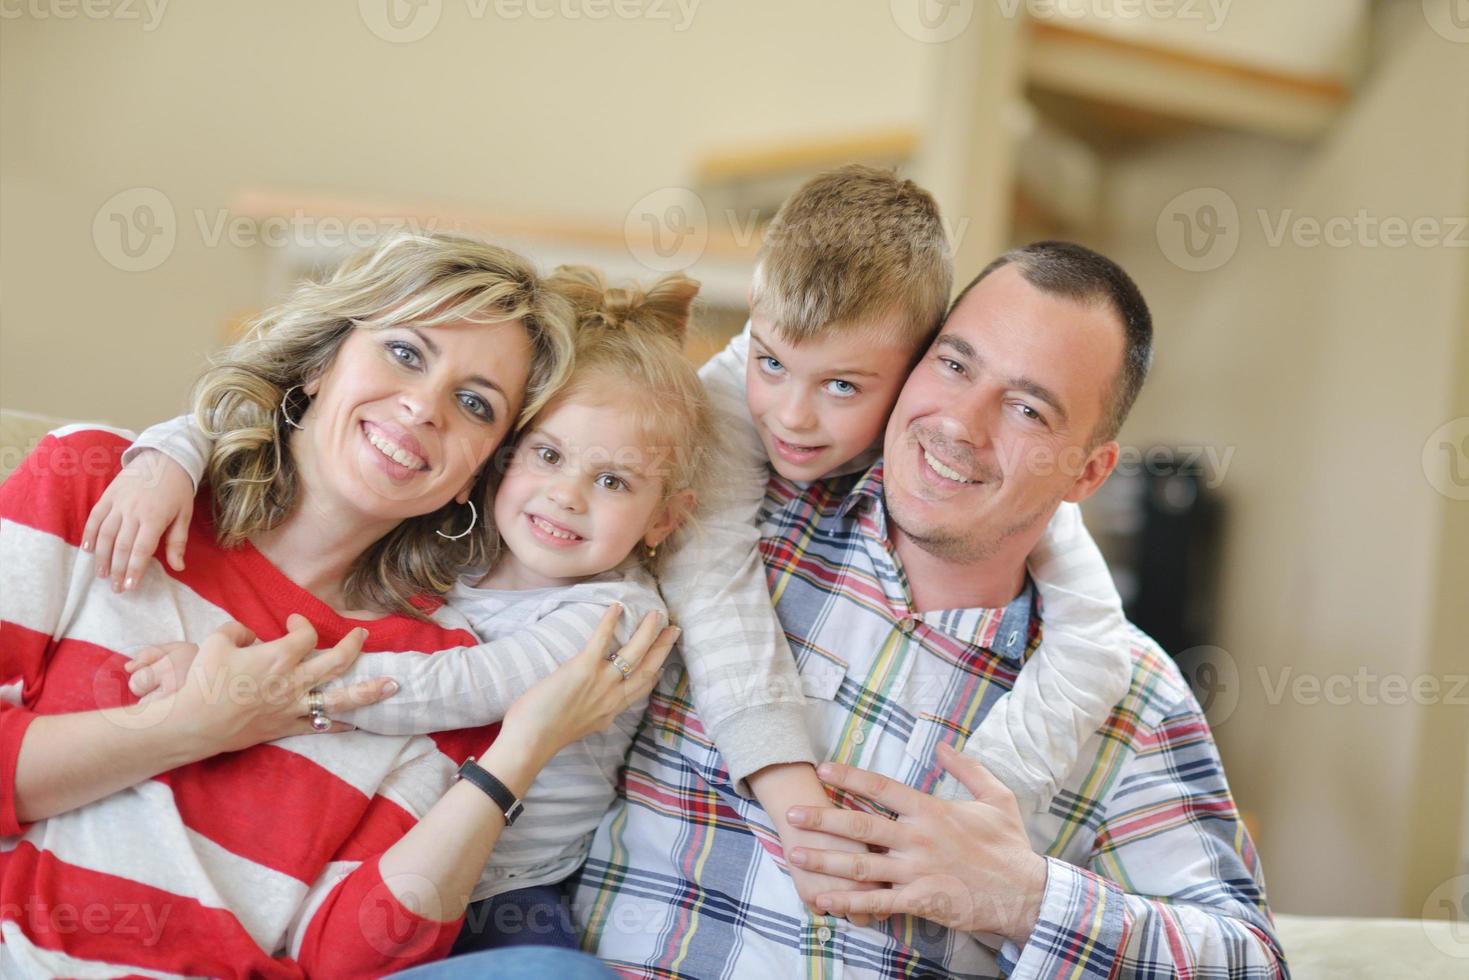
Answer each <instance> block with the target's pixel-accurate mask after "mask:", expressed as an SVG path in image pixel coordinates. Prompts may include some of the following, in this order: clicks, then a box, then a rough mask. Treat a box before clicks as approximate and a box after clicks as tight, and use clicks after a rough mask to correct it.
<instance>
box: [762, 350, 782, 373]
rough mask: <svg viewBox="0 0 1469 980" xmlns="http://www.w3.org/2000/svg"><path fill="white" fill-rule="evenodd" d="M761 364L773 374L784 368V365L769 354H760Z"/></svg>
mask: <svg viewBox="0 0 1469 980" xmlns="http://www.w3.org/2000/svg"><path fill="white" fill-rule="evenodd" d="M760 366H761V367H762V368H763V369H765V370H766V371H768V372H770V373H771V374H775V373H776V372H777V371H780V370H783V368H784V365H782V364H781V363H780V362H779V361H777V360H776V359H775V358H773V357H771V356H770V355H768V354H762V355H761V356H760Z"/></svg>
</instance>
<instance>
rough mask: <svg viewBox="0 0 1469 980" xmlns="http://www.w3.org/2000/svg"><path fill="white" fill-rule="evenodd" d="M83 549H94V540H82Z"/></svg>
mask: <svg viewBox="0 0 1469 980" xmlns="http://www.w3.org/2000/svg"><path fill="white" fill-rule="evenodd" d="M82 550H83V551H91V550H92V542H90V541H83V542H82Z"/></svg>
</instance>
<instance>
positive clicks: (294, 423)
mask: <svg viewBox="0 0 1469 980" xmlns="http://www.w3.org/2000/svg"><path fill="white" fill-rule="evenodd" d="M299 387H301V386H300V385H291V387H289V388H287V389H286V393H285V394H284V395H281V404H280V413H281V418H283V419H285V420H286V425H289V426H290V427H291V428H293V429H304V428H306V426H304V425H302V424H301V423H300V422H297V421H296V420H295V419H293V418H291V413H290V412H287V411H286V403H287V402H289V401H290V400H291V392H293V391H295V390H296V389H297V388H299Z"/></svg>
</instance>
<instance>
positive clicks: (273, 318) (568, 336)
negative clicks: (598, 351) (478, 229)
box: [194, 233, 573, 615]
mask: <svg viewBox="0 0 1469 980" xmlns="http://www.w3.org/2000/svg"><path fill="white" fill-rule="evenodd" d="M460 320H468V321H471V322H474V323H503V322H508V321H512V320H514V321H519V322H520V324H521V325H522V326H523V327H524V328H525V331H526V333H527V335H528V337H529V339H530V344H531V368H530V378H529V380H528V382H527V384H526V394H525V402H524V407H523V408H522V410H521V413H520V417H519V424H524V422H525V421H526V420H527V419H529V418H531V417H532V416H534V415H535V414H536V413H537V412H538V411H540V409H541V408H542V407H543V406H544V405H545V403H546V400H547V399H548V398H549V397H550V396H551V395H552V394H553V393H554V392H555V391H556V389H557V388H559V387H560V386H561V385H562V384H563V383H564V382H565V380H566V379H567V377H568V376H569V374H570V371H571V361H572V333H573V326H572V325H573V319H572V313H571V307H570V304H569V303H568V302H567V301H566V299H565V298H564V297H562V296H561V294H560V293H558V292H556V291H555V290H552V289H548V288H547V286H546V283H545V282H544V280H543V279H542V277H541V276H540V275H539V274H538V273H537V272H536V270H535V268H534V267H533V266H532V265H531V264H530V263H529V262H528V261H527V260H525V259H524V258H522V257H521V256H519V255H517V254H516V253H514V252H512V251H510V250H508V249H504V248H500V247H498V246H495V245H490V244H488V243H486V242H483V241H479V240H477V239H472V238H465V237H460V236H457V235H447V234H437V233H435V234H424V235H400V236H395V237H392V238H389V239H387V240H385V241H384V242H383V243H382V244H380V245H379V246H378V247H377V248H375V249H373V250H372V251H369V252H366V253H363V254H361V255H357V256H354V257H353V258H351V259H348V260H347V261H346V262H345V263H343V264H342V266H341V267H340V268H338V269H337V271H336V272H335V273H334V274H333V275H332V276H331V277H330V278H329V279H327V280H326V281H325V282H319V283H303V284H302V285H301V286H300V287H299V288H298V289H297V290H296V291H295V293H293V294H292V295H291V297H290V298H289V299H287V300H286V301H285V302H284V303H282V304H281V305H279V306H276V307H274V308H273V309H271V310H268V311H266V312H265V313H264V314H262V315H261V316H260V317H259V318H258V319H257V320H256V321H255V322H254V323H253V324H252V325H251V327H250V330H249V332H248V333H247V335H246V337H245V339H244V340H242V341H240V342H239V343H238V344H235V345H234V346H232V347H230V348H229V349H227V350H226V351H224V352H223V353H222V354H221V355H219V356H218V357H217V358H216V359H215V360H214V364H213V367H211V368H210V369H209V370H208V371H207V372H206V373H205V374H204V376H203V377H202V378H201V379H200V381H199V384H198V386H197V387H196V388H195V392H194V410H195V417H196V418H197V420H198V423H199V427H200V428H201V429H202V430H203V431H204V433H205V434H206V435H208V436H209V437H210V438H211V439H213V440H214V450H213V453H212V454H211V456H210V459H209V465H208V469H207V471H206V472H207V479H208V481H209V484H210V486H211V488H212V490H213V496H214V520H215V527H216V531H217V534H218V538H219V541H220V543H221V544H222V545H224V546H225V547H234V546H237V545H239V544H240V543H242V542H243V541H245V540H246V539H247V538H249V537H250V536H251V535H254V534H258V533H259V532H261V531H265V530H268V529H270V528H272V527H275V526H276V525H277V524H279V523H280V522H281V521H282V520H283V519H284V518H285V517H286V515H287V514H289V513H290V511H291V509H292V507H293V506H294V504H295V502H296V498H297V494H298V491H299V486H298V472H297V467H296V464H295V461H294V460H293V459H292V457H291V452H290V439H289V436H290V432H291V429H290V428H288V427H287V423H286V421H285V419H284V418H283V414H285V413H283V412H282V411H281V410H280V409H281V405H282V400H283V399H285V398H286V396H287V394H288V393H290V392H291V390H292V389H293V388H295V387H297V386H299V385H304V384H306V383H307V382H309V381H311V380H313V379H315V378H318V377H320V376H321V375H322V373H323V372H325V371H326V370H327V368H328V367H330V365H331V363H332V361H333V360H334V359H335V357H336V355H337V351H338V350H339V349H340V348H341V345H342V342H343V341H344V340H345V339H346V338H347V335H348V334H349V333H350V332H351V331H352V330H354V329H362V330H381V329H384V328H386V327H391V326H396V325H400V324H403V323H408V322H412V323H417V324H424V325H437V324H446V323H453V322H457V321H460ZM295 395H296V397H295V398H293V399H292V403H291V405H289V406H287V411H288V412H289V414H291V415H293V416H299V413H300V411H301V410H302V403H304V401H305V399H304V398H301V397H300V393H299V392H297V393H295ZM497 483H498V480H497V474H496V472H495V467H494V466H493V465H486V466H483V467H482V468H481V470H480V473H479V476H478V477H477V478H476V480H475V483H474V486H473V488H472V489H471V491H470V499H471V500H473V501H475V502H476V506H477V507H478V509H479V514H480V520H479V522H478V523H477V525H476V526H475V528H474V532H473V533H471V534H469V535H467V536H465V537H463V538H460V539H458V540H446V539H445V538H443V537H440V536H439V535H438V534H436V533H435V532H437V531H443V532H444V533H445V534H456V533H458V532H459V531H461V530H463V528H464V524H465V514H464V508H463V507H461V506H460V505H458V504H456V503H455V502H454V501H453V500H450V501H449V502H448V503H447V504H445V505H444V506H442V507H440V508H438V509H437V510H435V511H433V512H432V513H428V514H422V515H419V516H417V517H410V518H408V519H406V520H404V521H403V522H402V523H401V524H399V525H398V526H397V527H396V528H394V529H393V530H392V531H390V532H389V533H388V534H386V535H384V536H383V537H382V538H381V539H379V540H378V541H377V542H375V543H374V544H373V545H372V546H371V547H370V548H368V549H367V551H366V552H364V553H363V554H362V555H361V556H360V557H359V558H358V559H357V561H356V562H355V563H354V564H353V566H352V568H351V570H350V571H349V573H348V576H347V581H346V583H345V592H346V596H347V599H348V601H350V602H353V603H354V604H361V605H364V606H371V607H376V608H380V609H392V610H396V611H398V612H403V613H407V614H409V615H419V613H418V612H417V610H416V607H415V606H414V605H413V603H412V602H411V601H410V600H412V598H413V597H414V596H417V595H418V594H420V593H423V592H432V593H442V592H446V591H448V589H449V588H450V587H451V586H452V585H453V583H454V578H455V576H456V575H458V574H459V572H460V571H461V570H462V569H464V568H466V567H468V566H471V565H477V564H481V563H483V562H485V561H487V560H488V559H489V557H490V556H491V555H492V553H493V549H494V547H495V543H496V537H495V534H494V530H493V528H492V527H491V526H490V521H489V519H488V517H489V515H490V514H491V513H492V512H493V508H492V506H491V504H492V501H491V497H492V495H493V493H494V488H495V486H496V484H497Z"/></svg>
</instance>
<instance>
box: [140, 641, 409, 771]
mask: <svg viewBox="0 0 1469 980" xmlns="http://www.w3.org/2000/svg"><path fill="white" fill-rule="evenodd" d="M286 627H287V629H288V630H289V632H287V633H286V635H285V636H283V637H281V638H280V639H278V640H271V641H270V642H268V643H257V642H256V641H255V634H254V633H252V632H251V631H250V630H248V629H246V628H245V627H244V626H242V625H240V624H239V623H228V624H226V625H225V626H222V627H220V628H219V629H218V630H216V631H215V632H213V633H211V634H210V635H209V637H208V638H206V639H205V640H204V642H203V643H202V644H200V645H199V650H198V653H197V655H195V656H194V658H193V662H192V663H191V664H189V667H188V672H187V673H186V674H185V675H184V677H183V680H182V682H181V683H180V685H179V687H178V690H176V691H174V692H173V693H171V694H168V695H165V696H162V697H160V698H158V699H156V700H154V701H152V702H151V704H152V705H156V707H150V708H149V709H148V710H149V713H151V712H153V711H158V712H162V713H166V717H168V718H169V719H170V720H171V721H173V722H174V723H175V724H177V725H178V726H180V728H181V729H182V730H183V731H184V732H185V733H186V734H187V735H189V736H192V737H193V738H195V739H198V740H199V741H200V742H201V744H202V745H203V746H205V747H207V750H208V754H215V753H219V752H234V751H237V750H239V749H244V748H249V747H250V746H252V745H257V744H259V743H261V742H269V741H272V740H274V739H277V738H284V737H285V736H287V735H309V734H312V733H313V731H314V730H313V729H312V727H311V718H310V713H309V712H308V710H307V707H306V695H307V694H308V693H309V692H310V691H311V690H312V688H315V687H317V686H319V685H321V684H325V683H326V682H327V681H330V680H333V679H335V678H337V677H339V676H341V675H342V674H343V673H344V672H345V671H346V670H347V669H348V668H349V667H351V666H352V664H353V662H354V661H356V659H357V657H358V656H359V655H360V654H361V653H362V643H363V641H364V640H366V639H367V630H365V629H363V628H361V627H359V628H357V629H354V630H352V631H351V632H350V633H348V634H347V635H346V636H345V637H343V638H342V641H341V642H340V643H338V644H337V645H336V646H334V647H332V648H331V649H330V650H327V651H324V652H323V653H322V654H321V655H320V656H316V657H311V656H310V654H311V652H312V650H314V649H315V647H316V630H315V629H314V628H313V627H312V625H311V624H310V622H308V621H307V619H306V617H305V616H298V615H295V614H292V615H291V616H290V617H288V618H287V620H286ZM135 676H136V675H135ZM323 693H324V694H326V704H325V707H326V712H327V715H328V717H330V716H331V715H332V714H334V713H337V712H341V711H346V710H349V709H351V708H358V707H362V706H363V705H368V704H375V703H376V702H378V701H381V700H382V699H383V698H384V697H387V696H388V692H387V689H386V687H385V685H384V684H382V683H380V682H379V681H364V682H363V683H361V684H354V685H352V686H350V687H345V688H340V689H338V690H335V691H331V692H323ZM329 731H332V732H346V731H352V726H350V725H346V724H343V723H342V722H333V723H332V725H331V728H330V729H329Z"/></svg>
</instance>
